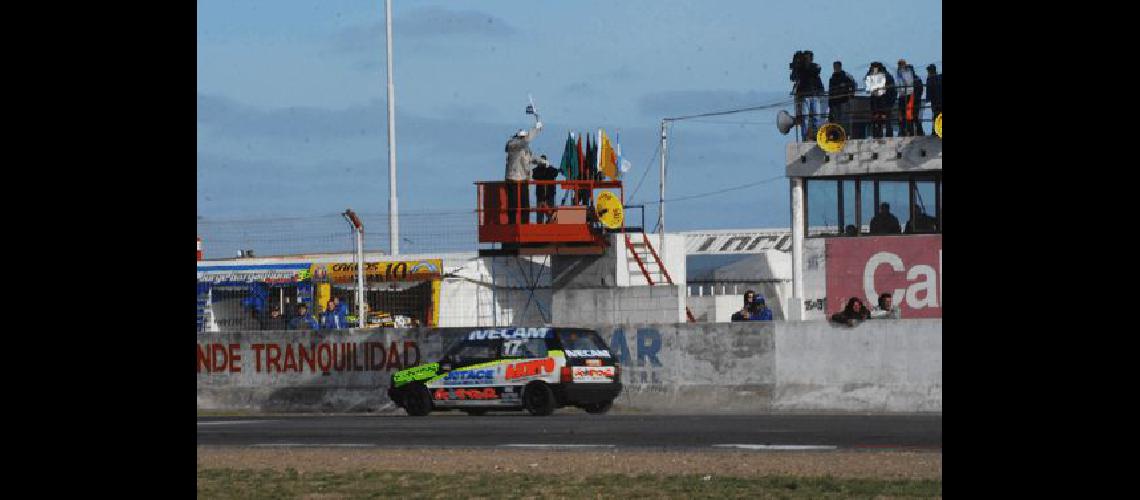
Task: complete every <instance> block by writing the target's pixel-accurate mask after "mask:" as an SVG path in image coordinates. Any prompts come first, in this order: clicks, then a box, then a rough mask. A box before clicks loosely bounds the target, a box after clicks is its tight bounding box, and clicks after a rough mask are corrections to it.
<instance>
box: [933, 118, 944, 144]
mask: <svg viewBox="0 0 1140 500" xmlns="http://www.w3.org/2000/svg"><path fill="white" fill-rule="evenodd" d="M934 133H935V134H937V135H938V138H939V139H941V138H942V113H938V117H937V118H935V119H934Z"/></svg>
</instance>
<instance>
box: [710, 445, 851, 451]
mask: <svg viewBox="0 0 1140 500" xmlns="http://www.w3.org/2000/svg"><path fill="white" fill-rule="evenodd" d="M713 447H714V448H737V449H741V450H797V451H798V450H834V449H836V448H838V446H834V445H830V444H714V445H713Z"/></svg>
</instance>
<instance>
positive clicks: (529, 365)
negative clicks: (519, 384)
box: [506, 358, 554, 380]
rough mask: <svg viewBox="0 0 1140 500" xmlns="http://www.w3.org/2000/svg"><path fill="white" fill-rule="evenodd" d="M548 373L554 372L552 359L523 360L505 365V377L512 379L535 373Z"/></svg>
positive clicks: (532, 375)
mask: <svg viewBox="0 0 1140 500" xmlns="http://www.w3.org/2000/svg"><path fill="white" fill-rule="evenodd" d="M550 373H554V359H553V358H546V359H538V360H534V361H524V362H522V363H515V364H513V365H507V372H506V379H507V380H514V379H517V378H524V377H534V376H536V375H543V374H550Z"/></svg>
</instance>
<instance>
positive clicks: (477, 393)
mask: <svg viewBox="0 0 1140 500" xmlns="http://www.w3.org/2000/svg"><path fill="white" fill-rule="evenodd" d="M432 398H433V399H435V400H436V401H453V400H487V399H499V393H498V392H496V391H495V388H494V387H484V388H482V389H436V390H435V392H433V393H432Z"/></svg>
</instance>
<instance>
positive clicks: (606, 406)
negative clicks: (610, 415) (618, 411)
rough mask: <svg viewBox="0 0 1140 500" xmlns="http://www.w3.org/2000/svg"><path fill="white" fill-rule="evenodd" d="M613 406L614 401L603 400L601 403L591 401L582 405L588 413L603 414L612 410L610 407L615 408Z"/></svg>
mask: <svg viewBox="0 0 1140 500" xmlns="http://www.w3.org/2000/svg"><path fill="white" fill-rule="evenodd" d="M613 406H614V402H613V401H602V402H601V403H590V404H588V405H582V408H583V409H584V410H586V413H592V414H594V415H601V414H603V413H606V412H608V411H610V408H613Z"/></svg>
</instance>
